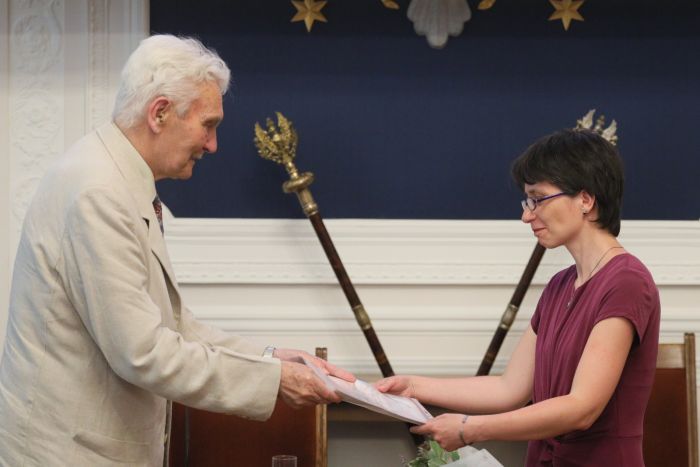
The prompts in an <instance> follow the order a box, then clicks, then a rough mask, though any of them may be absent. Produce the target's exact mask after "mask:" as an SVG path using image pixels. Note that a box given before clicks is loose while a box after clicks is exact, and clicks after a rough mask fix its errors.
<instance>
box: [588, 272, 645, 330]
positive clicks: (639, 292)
mask: <svg viewBox="0 0 700 467" xmlns="http://www.w3.org/2000/svg"><path fill="white" fill-rule="evenodd" d="M658 306H659V293H658V290H657V288H656V286H655V285H654V282H653V281H652V280H651V278H650V277H647V276H646V275H644V274H642V273H641V272H640V271H636V270H626V271H620V272H619V273H617V274H616V275H615V277H614V279H613V280H612V281H611V284H610V288H609V290H608V291H607V292H606V293H605V295H604V296H603V298H602V300H601V306H600V309H599V312H598V315H597V316H596V319H595V324H597V323H599V322H600V321H603V320H604V319H608V318H613V317H618V318H625V319H627V320H629V321H630V322H631V323H632V325H633V326H634V329H635V331H636V333H637V338H638V340H639V342H640V343H641V342H642V341H643V340H644V336H645V335H646V331H647V327H648V326H647V325H648V324H649V319H650V318H651V316H652V315H653V314H654V310H655V309H656V308H658Z"/></svg>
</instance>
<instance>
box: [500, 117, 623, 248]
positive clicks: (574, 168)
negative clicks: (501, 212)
mask: <svg viewBox="0 0 700 467" xmlns="http://www.w3.org/2000/svg"><path fill="white" fill-rule="evenodd" d="M511 175H512V176H513V180H515V183H517V184H518V186H519V187H520V189H523V188H524V185H525V184H526V183H527V184H528V185H534V184H535V183H540V182H549V183H551V184H553V185H556V186H557V187H559V188H560V189H561V190H562V191H563V192H565V193H566V194H568V195H571V196H574V195H576V194H578V193H579V192H581V191H582V190H585V191H586V192H588V193H589V194H591V195H593V196H595V202H596V205H597V206H598V218H597V219H596V220H595V222H596V223H597V224H598V225H599V226H600V227H601V228H602V229H605V230H607V231H608V232H610V233H611V234H613V235H614V236H616V237H617V235H618V234H619V233H620V209H621V208H622V191H623V187H624V182H625V181H624V174H623V168H622V159H620V154H619V153H618V152H617V149H616V148H615V146H613V145H612V144H610V142H608V141H607V140H606V139H605V138H603V137H602V136H600V135H598V134H597V133H594V132H592V131H588V130H561V131H557V132H556V133H552V134H551V135H548V136H545V137H543V138H540V139H539V140H537V141H536V142H535V143H534V144H533V145H532V146H530V147H529V148H527V150H526V151H525V152H524V153H523V154H522V155H520V157H518V158H517V159H516V160H515V161H513V165H512V166H511Z"/></svg>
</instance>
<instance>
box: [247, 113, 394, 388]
mask: <svg viewBox="0 0 700 467" xmlns="http://www.w3.org/2000/svg"><path fill="white" fill-rule="evenodd" d="M276 114H277V127H278V128H276V127H275V125H274V123H273V122H272V120H270V119H269V118H268V119H267V131H265V130H263V129H262V128H261V127H260V125H259V124H258V123H256V124H255V139H254V141H255V146H256V147H257V148H258V153H259V154H260V157H262V158H264V159H269V160H271V161H273V162H277V163H278V164H282V165H283V166H284V168H285V169H286V170H287V173H288V174H289V180H287V181H286V182H284V183H283V184H282V190H283V191H284V192H285V193H296V195H297V198H298V199H299V203H301V207H302V209H303V210H304V214H306V217H308V218H309V220H310V221H311V225H313V227H314V230H315V231H316V235H317V236H318V239H319V241H320V242H321V246H323V251H324V252H325V253H326V256H327V257H328V261H329V262H330V264H331V267H332V268H333V272H334V273H335V276H336V277H337V278H338V282H339V283H340V287H341V288H342V289H343V293H345V298H347V300H348V303H349V304H350V307H351V308H352V312H353V314H354V315H355V319H356V320H357V324H359V325H360V329H362V332H363V333H364V335H365V338H366V339H367V343H368V344H369V347H370V349H371V350H372V353H373V354H374V358H375V360H376V361H377V365H379V369H380V370H381V372H382V375H383V376H384V377H385V378H386V377H387V376H393V375H394V370H392V369H391V365H390V364H389V360H388V359H387V357H386V354H385V353H384V349H383V348H382V345H381V343H380V342H379V338H378V337H377V333H376V332H374V328H373V327H372V322H371V321H370V319H369V315H368V314H367V312H366V311H365V307H364V306H363V305H362V302H361V301H360V297H359V296H358V295H357V292H355V287H354V286H353V285H352V282H351V281H350V276H348V273H347V271H345V266H343V262H342V261H341V259H340V255H339V254H338V252H337V251H336V249H335V246H334V245H333V241H332V240H331V237H330V235H329V234H328V230H326V226H325V224H324V223H323V219H322V218H321V214H320V213H319V210H318V205H317V204H316V202H315V201H314V198H313V197H312V196H311V191H309V185H311V184H312V183H313V181H314V174H312V173H311V172H304V173H302V174H300V173H299V171H298V170H297V168H296V166H295V165H294V157H295V156H296V149H297V133H296V130H294V128H293V127H292V123H291V122H290V121H289V120H287V119H286V118H285V117H284V115H282V114H281V113H280V112H276Z"/></svg>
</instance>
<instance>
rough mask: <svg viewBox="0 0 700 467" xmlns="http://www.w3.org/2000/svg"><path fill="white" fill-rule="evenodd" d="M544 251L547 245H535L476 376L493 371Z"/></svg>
mask: <svg viewBox="0 0 700 467" xmlns="http://www.w3.org/2000/svg"><path fill="white" fill-rule="evenodd" d="M544 252H545V247H543V246H542V245H540V244H539V243H538V244H537V245H535V249H534V250H532V254H531V255H530V260H529V261H528V262H527V266H525V271H523V275H522V276H521V277H520V282H518V285H517V287H515V292H513V296H512V297H511V299H510V302H509V303H508V306H507V307H506V311H504V312H503V315H502V316H501V322H500V323H498V327H497V328H496V332H495V333H494V335H493V338H492V339H491V343H490V344H489V348H488V349H487V350H486V354H485V355H484V359H483V360H482V361H481V365H479V370H478V371H477V372H476V376H485V375H488V374H489V372H490V371H491V366H492V365H493V362H494V361H495V360H496V356H497V355H498V351H499V350H501V345H503V340H504V339H505V338H506V334H508V331H509V330H510V326H511V325H512V324H513V321H515V315H517V314H518V310H519V309H520V304H521V303H522V302H523V298H524V297H525V292H527V289H528V288H529V287H530V283H531V282H532V278H533V276H534V275H535V272H536V271H537V267H538V266H539V265H540V261H541V260H542V256H543V255H544Z"/></svg>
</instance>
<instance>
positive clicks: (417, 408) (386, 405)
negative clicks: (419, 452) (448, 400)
mask: <svg viewBox="0 0 700 467" xmlns="http://www.w3.org/2000/svg"><path fill="white" fill-rule="evenodd" d="M304 363H306V365H307V366H309V367H310V368H311V369H312V370H314V372H315V373H316V375H318V377H319V378H320V379H321V381H323V382H324V383H326V386H327V387H328V389H330V390H331V391H334V392H335V393H337V394H338V395H339V396H340V398H341V399H343V400H344V401H346V402H350V403H351V404H355V405H359V406H361V407H364V408H366V409H369V410H371V411H373V412H378V413H381V414H384V415H388V416H390V417H393V418H397V419H399V420H403V421H406V422H410V423H415V424H416V425H422V424H423V423H425V422H427V421H428V420H430V419H431V418H433V416H432V415H430V412H428V411H427V410H425V407H423V405H421V403H420V402H418V401H417V400H416V399H413V398H410V397H402V396H395V395H393V394H384V393H382V392H379V391H378V390H377V389H375V387H374V386H372V385H371V384H370V383H368V382H366V381H362V380H360V379H358V380H355V382H354V383H351V382H349V381H345V380H344V379H341V378H337V377H335V376H332V375H327V374H326V373H325V372H324V371H323V370H322V369H320V368H319V367H317V366H316V365H314V364H313V363H311V362H310V361H308V360H306V359H304Z"/></svg>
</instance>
